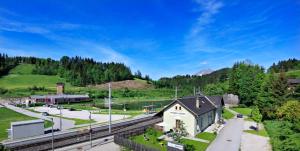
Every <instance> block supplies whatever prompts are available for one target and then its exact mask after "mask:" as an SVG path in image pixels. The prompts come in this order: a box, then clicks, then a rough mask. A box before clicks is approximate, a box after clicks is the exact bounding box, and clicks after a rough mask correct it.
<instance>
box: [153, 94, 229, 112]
mask: <svg viewBox="0 0 300 151" xmlns="http://www.w3.org/2000/svg"><path fill="white" fill-rule="evenodd" d="M198 98H199V103H200V108H198V107H196V100H197V96H188V97H183V98H180V99H178V100H175V101H173V102H172V103H170V104H169V105H168V106H166V107H165V108H164V109H163V110H161V111H160V112H158V113H157V114H156V115H159V114H162V112H164V110H166V109H168V108H169V107H171V106H172V105H173V104H175V103H178V104H180V105H182V106H183V107H184V108H186V109H187V110H188V111H190V112H191V113H192V114H193V115H195V116H199V115H201V114H204V113H206V112H209V111H211V110H214V109H216V108H217V107H218V106H219V105H224V101H223V98H222V97H221V96H212V97H211V98H210V97H206V96H204V95H198ZM211 99H212V100H211ZM214 102H216V103H217V104H214Z"/></svg>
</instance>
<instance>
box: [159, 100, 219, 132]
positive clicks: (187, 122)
mask: <svg viewBox="0 0 300 151" xmlns="http://www.w3.org/2000/svg"><path fill="white" fill-rule="evenodd" d="M223 106H224V100H223V97H222V96H205V95H202V94H197V95H196V96H191V97H184V98H181V99H178V100H175V101H173V102H172V103H170V104H169V105H168V106H166V107H165V108H164V109H163V110H162V111H160V112H159V113H157V114H163V122H162V123H159V124H158V126H161V128H162V129H163V131H165V132H166V131H170V130H176V129H177V128H178V127H179V123H180V122H183V123H184V127H185V128H186V130H187V132H188V133H189V135H190V136H195V135H197V134H198V133H200V132H202V131H204V130H205V129H206V128H207V127H208V126H210V125H211V124H214V123H216V122H218V121H219V120H220V119H221V118H222V108H223Z"/></svg>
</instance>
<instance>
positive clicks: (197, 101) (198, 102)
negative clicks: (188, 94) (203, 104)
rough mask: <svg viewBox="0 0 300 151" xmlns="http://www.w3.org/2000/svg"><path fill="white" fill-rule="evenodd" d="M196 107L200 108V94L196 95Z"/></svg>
mask: <svg viewBox="0 0 300 151" xmlns="http://www.w3.org/2000/svg"><path fill="white" fill-rule="evenodd" d="M196 107H197V108H200V101H199V95H196Z"/></svg>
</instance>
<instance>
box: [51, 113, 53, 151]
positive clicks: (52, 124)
mask: <svg viewBox="0 0 300 151" xmlns="http://www.w3.org/2000/svg"><path fill="white" fill-rule="evenodd" d="M51 121H52V141H51V146H52V151H54V132H53V125H54V122H53V117H52V118H51Z"/></svg>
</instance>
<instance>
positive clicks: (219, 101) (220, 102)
mask: <svg viewBox="0 0 300 151" xmlns="http://www.w3.org/2000/svg"><path fill="white" fill-rule="evenodd" d="M207 97H208V99H209V100H211V101H212V102H213V103H214V104H215V105H216V106H217V107H220V106H224V99H223V96H207Z"/></svg>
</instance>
